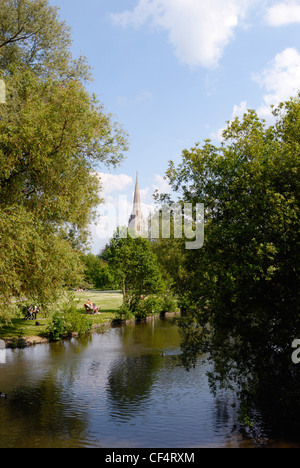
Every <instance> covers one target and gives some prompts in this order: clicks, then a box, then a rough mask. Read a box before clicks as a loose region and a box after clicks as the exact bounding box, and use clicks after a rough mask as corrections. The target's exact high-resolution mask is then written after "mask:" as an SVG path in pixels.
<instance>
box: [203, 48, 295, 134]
mask: <svg viewBox="0 0 300 468" xmlns="http://www.w3.org/2000/svg"><path fill="white" fill-rule="evenodd" d="M252 79H253V80H254V81H256V83H258V84H259V85H260V86H261V88H262V89H263V93H264V94H263V96H262V103H261V105H260V106H259V107H258V109H257V110H256V112H257V114H258V116H259V117H260V118H263V119H266V120H267V121H269V122H270V121H271V119H273V115H272V109H271V106H272V105H273V106H277V105H278V104H280V102H284V101H287V100H289V99H290V98H291V97H295V96H296V95H297V94H298V92H299V91H300V54H299V52H298V51H297V50H296V49H294V48H287V49H285V50H284V51H283V52H281V53H279V54H277V55H276V56H275V58H274V60H273V61H272V62H270V64H269V65H268V66H267V67H266V68H265V69H264V70H262V71H261V72H260V73H253V75H252ZM249 108H250V106H248V104H247V101H242V102H241V103H240V104H239V105H235V106H234V107H233V111H232V120H233V119H234V118H235V117H239V118H240V119H242V118H243V116H244V114H245V113H246V112H247V110H248V109H249ZM224 130H225V127H224V128H220V129H219V130H217V131H216V132H214V133H211V135H210V136H211V138H212V139H213V140H217V141H219V142H220V141H222V140H223V137H222V133H223V131H224Z"/></svg>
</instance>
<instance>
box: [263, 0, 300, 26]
mask: <svg viewBox="0 0 300 468" xmlns="http://www.w3.org/2000/svg"><path fill="white" fill-rule="evenodd" d="M266 19H267V23H268V24H269V25H270V26H283V25H286V24H291V23H300V2H299V0H290V1H286V2H281V3H277V4H276V5H273V6H271V7H269V8H268V9H267V15H266Z"/></svg>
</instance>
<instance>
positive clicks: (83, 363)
mask: <svg viewBox="0 0 300 468" xmlns="http://www.w3.org/2000/svg"><path fill="white" fill-rule="evenodd" d="M178 353H179V337H178V334H177V329H176V328H175V327H172V326H170V325H169V323H168V321H165V320H154V321H153V322H152V323H150V324H141V325H138V326H128V327H124V328H115V329H110V330H108V331H106V332H105V333H104V334H96V335H93V336H92V337H90V338H85V339H80V340H77V339H73V340H71V341H68V342H64V343H60V344H51V345H38V346H36V347H32V348H28V349H25V350H7V351H6V357H5V361H6V362H5V363H2V364H0V390H1V392H6V393H7V394H8V399H7V400H1V399H0V447H1V448H4V447H18V448H20V447H33V448H34V447H45V448H46V447H105V448H107V447H108V448H121V447H130V448H139V447H144V448H148V447H150V448H173V447H177V448H188V447H252V446H253V447H254V446H257V444H261V445H265V441H263V442H261V441H260V442H258V441H251V440H250V439H249V438H247V437H245V436H244V437H242V436H241V435H240V431H239V427H238V425H236V409H235V408H234V406H233V404H234V400H233V397H232V396H230V395H226V394H222V395H220V396H218V398H214V397H213V396H212V394H211V392H210V391H209V387H208V382H207V377H206V372H207V370H208V368H207V364H203V362H201V360H200V361H199V365H198V366H197V368H196V369H195V370H193V371H191V372H190V373H187V372H186V371H185V370H184V369H182V368H180V367H178V366H177V364H176V355H177V354H178ZM269 444H270V445H271V442H269ZM276 444H277V446H278V445H283V446H287V445H286V444H284V443H283V442H276Z"/></svg>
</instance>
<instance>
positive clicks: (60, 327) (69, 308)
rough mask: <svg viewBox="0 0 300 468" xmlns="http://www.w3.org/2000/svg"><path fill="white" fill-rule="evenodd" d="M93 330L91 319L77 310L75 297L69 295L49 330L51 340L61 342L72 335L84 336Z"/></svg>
mask: <svg viewBox="0 0 300 468" xmlns="http://www.w3.org/2000/svg"><path fill="white" fill-rule="evenodd" d="M91 329H92V321H91V319H90V317H87V316H86V315H83V314H82V313H81V312H80V310H78V308H77V302H76V300H75V296H74V295H71V294H67V295H66V297H65V299H64V300H63V301H62V303H61V304H60V307H59V309H58V310H57V311H56V312H55V313H54V315H53V317H52V321H51V323H50V325H49V328H48V333H49V339H50V340H51V341H60V340H62V339H63V338H65V337H68V336H71V335H72V333H78V334H79V335H83V334H85V333H88V332H90V331H91Z"/></svg>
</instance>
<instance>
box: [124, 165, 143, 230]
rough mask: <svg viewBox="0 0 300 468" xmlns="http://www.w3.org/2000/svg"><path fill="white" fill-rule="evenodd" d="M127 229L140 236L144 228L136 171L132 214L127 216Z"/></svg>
mask: <svg viewBox="0 0 300 468" xmlns="http://www.w3.org/2000/svg"><path fill="white" fill-rule="evenodd" d="M128 227H129V229H131V230H133V231H135V233H136V235H137V236H142V235H143V233H144V230H145V224H144V218H143V214H142V207H141V195H140V187H139V175H138V173H136V182H135V191H134V199H133V209H132V214H131V216H130V218H129V224H128Z"/></svg>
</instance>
